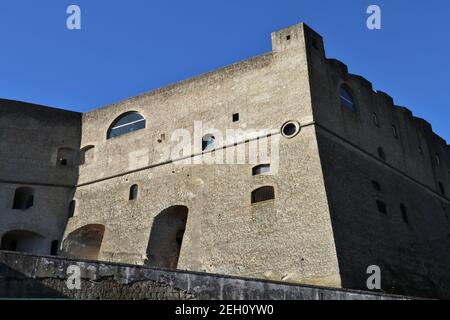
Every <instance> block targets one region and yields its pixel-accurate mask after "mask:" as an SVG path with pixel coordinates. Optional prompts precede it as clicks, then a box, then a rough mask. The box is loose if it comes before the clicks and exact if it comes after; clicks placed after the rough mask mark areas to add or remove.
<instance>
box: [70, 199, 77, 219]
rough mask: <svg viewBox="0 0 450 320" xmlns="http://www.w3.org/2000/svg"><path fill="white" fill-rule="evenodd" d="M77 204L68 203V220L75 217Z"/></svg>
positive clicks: (73, 202)
mask: <svg viewBox="0 0 450 320" xmlns="http://www.w3.org/2000/svg"><path fill="white" fill-rule="evenodd" d="M76 205H77V202H76V201H75V200H72V201H70V203H69V218H72V217H73V216H74V215H75V208H76Z"/></svg>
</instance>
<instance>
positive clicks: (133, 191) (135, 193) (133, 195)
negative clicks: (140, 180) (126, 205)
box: [128, 184, 139, 200]
mask: <svg viewBox="0 0 450 320" xmlns="http://www.w3.org/2000/svg"><path fill="white" fill-rule="evenodd" d="M138 189H139V187H138V185H137V184H134V185H132V186H131V187H130V195H129V197H128V200H135V199H137V196H138Z"/></svg>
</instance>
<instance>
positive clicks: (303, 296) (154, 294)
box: [0, 251, 408, 300]
mask: <svg viewBox="0 0 450 320" xmlns="http://www.w3.org/2000/svg"><path fill="white" fill-rule="evenodd" d="M71 265H77V266H79V267H80V270H81V289H80V290H76V289H75V290H69V289H68V288H67V283H66V281H67V278H68V275H67V268H68V267H69V266H71ZM2 298H63V299H132V300H135V299H139V300H142V299H145V300H146V299H151V300H189V299H195V300H197V299H201V300H242V299H246V300H247V299H248V300H262V299H264V300H399V299H403V300H404V299H408V298H406V297H401V296H391V295H384V294H379V293H370V292H363V291H353V290H340V289H331V288H320V287H313V286H300V285H290V284H284V283H279V282H269V281H260V280H251V279H245V278H238V277H229V276H222V275H217V274H208V273H197V272H186V271H171V270H164V269H154V268H145V267H139V266H132V265H123V264H113V263H104V262H97V261H96V262H93V261H76V260H70V259H62V258H56V257H48V256H35V255H30V254H17V253H13V252H4V251H1V252H0V299H2Z"/></svg>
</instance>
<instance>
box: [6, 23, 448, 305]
mask: <svg viewBox="0 0 450 320" xmlns="http://www.w3.org/2000/svg"><path fill="white" fill-rule="evenodd" d="M343 84H345V85H346V86H347V87H348V88H349V90H350V91H351V95H352V96H353V98H354V100H355V110H354V112H353V111H351V110H348V109H347V108H345V107H343V106H342V105H341V101H340V96H339V92H340V90H339V89H340V86H341V85H343ZM130 111H136V112H139V113H140V114H142V115H143V116H144V117H145V119H146V124H147V126H146V128H145V129H143V130H139V131H136V132H133V133H131V134H126V135H123V136H120V137H117V138H114V139H107V137H106V136H107V132H108V130H109V129H110V127H111V124H112V123H113V122H114V120H115V119H117V117H119V116H121V115H123V114H125V113H127V112H130ZM234 113H239V115H240V116H239V121H238V122H233V120H232V119H233V118H232V115H233V114H234ZM375 116H376V117H375ZM375 119H376V121H375ZM195 121H202V124H203V127H204V132H203V133H207V132H208V128H216V129H219V130H221V131H222V132H225V131H226V129H242V130H245V129H271V130H272V131H271V132H272V133H271V134H269V135H268V136H267V134H265V135H264V136H261V137H260V141H263V142H270V143H272V142H274V141H275V140H276V139H279V140H280V145H279V158H278V159H279V168H278V172H277V173H276V174H275V175H259V176H253V175H252V168H253V167H254V165H255V164H241V165H219V164H216V165H205V164H203V165H199V164H197V165H195V164H194V165H188V164H185V163H182V162H181V161H180V159H173V158H172V159H170V158H169V154H170V151H171V150H172V147H173V146H174V144H175V143H174V142H173V141H171V139H170V138H171V135H172V133H173V132H174V131H175V130H177V129H185V130H187V131H188V132H190V133H191V134H192V135H193V134H194V123H195ZM288 121H295V122H298V123H299V124H300V127H301V130H300V132H299V133H298V135H296V136H295V137H293V138H292V139H287V138H285V137H284V136H283V135H282V134H281V132H280V129H281V128H282V126H283V124H285V123H286V122H288ZM394 128H395V133H396V134H395V135H394ZM0 134H1V139H0V147H1V153H0V213H1V214H0V235H1V236H2V237H4V236H5V235H7V234H8V232H10V231H23V230H28V231H32V232H35V233H36V234H39V235H41V236H42V239H41V240H42V241H40V242H39V244H38V245H35V246H32V249H33V250H31V252H34V253H39V254H48V253H50V248H51V243H52V241H54V240H57V241H59V243H60V244H61V243H64V245H63V248H64V249H65V250H63V251H62V252H60V253H62V254H66V255H68V256H70V255H71V254H73V255H75V256H77V255H78V256H80V255H83V256H84V257H85V258H86V257H91V258H96V257H97V258H98V259H100V260H102V261H109V262H119V263H129V264H136V265H144V264H145V265H153V266H155V265H156V266H160V265H163V264H169V265H170V267H173V268H175V267H177V268H179V269H183V270H189V271H197V272H209V273H217V274H226V275H234V276H243V277H250V278H257V279H268V280H273V281H285V282H290V283H301V284H309V285H322V286H332V287H336V288H339V287H345V288H353V289H364V288H366V280H367V277H368V275H367V273H366V270H367V267H368V266H370V265H379V266H380V267H381V271H382V273H381V278H382V289H384V290H385V291H386V292H390V293H401V294H408V295H420V296H422V295H424V296H430V297H439V298H450V270H449V266H450V250H449V246H450V243H449V234H450V218H449V217H450V204H449V190H450V175H449V172H450V171H449V168H450V153H449V150H450V149H449V146H448V145H447V144H446V142H445V141H444V140H443V139H442V138H440V137H438V136H437V135H435V134H434V133H433V132H432V128H431V125H430V124H429V123H427V122H426V121H424V120H422V119H418V118H415V117H414V116H413V115H412V113H411V112H410V111H409V110H408V109H406V108H403V107H398V106H395V105H394V102H393V99H392V98H391V97H390V96H389V95H388V94H386V93H383V92H375V91H373V88H372V85H371V83H370V82H369V81H367V80H366V79H364V78H363V77H361V76H356V75H352V74H349V73H348V68H347V66H346V65H345V64H343V63H342V62H340V61H337V60H331V59H327V58H326V56H325V51H324V44H323V40H322V37H321V36H320V35H318V34H317V33H315V32H314V31H313V30H311V29H310V28H308V27H307V26H305V25H304V24H299V25H295V26H291V27H289V28H286V29H283V30H280V31H277V32H274V33H272V52H270V53H267V54H263V55H261V56H258V57H255V58H252V59H249V60H247V61H243V62H239V63H236V64H233V65H231V66H228V67H225V68H222V69H219V70H216V71H213V72H210V73H207V74H204V75H201V76H198V77H195V78H192V79H188V80H185V81H182V82H179V83H176V84H174V85H171V86H168V87H165V88H161V89H158V90H155V91H152V92H149V93H145V94H142V95H140V96H137V97H133V98H130V99H127V100H124V101H121V102H118V103H116V104H113V105H110V106H106V107H104V108H100V109H96V110H93V111H90V112H87V113H85V114H79V113H73V112H68V111H63V110H57V109H51V108H46V107H41V106H34V105H29V104H26V103H19V102H14V101H8V100H0ZM201 136H202V135H201V134H200V137H192V139H195V141H197V142H200V140H201ZM90 147H92V148H91V149H90V151H89V155H88V156H86V157H85V161H84V163H83V164H80V165H79V166H78V165H74V166H61V165H58V164H57V163H58V155H60V154H61V152H60V151H61V150H60V149H61V148H64V150H65V152H66V151H67V148H71V149H73V150H77V151H78V150H80V149H81V150H86V148H90ZM216 147H218V149H217V150H215V151H214V154H217V153H219V152H220V150H221V149H220V148H221V147H223V145H217V146H216ZM241 147H244V148H245V150H246V151H247V154H249V150H250V148H251V142H249V141H245V139H243V140H242V141H238V142H237V144H236V145H234V144H231V145H227V148H226V150H227V151H236V150H238V148H241ZM380 147H382V148H383V150H384V153H385V155H386V159H385V160H382V159H380V157H379V156H378V149H379V148H380ZM58 150H59V151H58ZM207 154H210V153H207ZM211 154H212V152H211ZM190 156H192V159H193V160H197V159H199V157H200V156H199V155H197V154H195V155H194V154H190V155H189V157H190ZM76 158H79V157H76ZM272 159H273V158H272ZM257 162H258V163H264V161H262V160H261V159H258V161H257ZM266 162H267V161H266ZM271 165H272V166H274V163H271ZM373 180H375V181H377V182H378V183H379V185H380V186H381V191H375V190H374V189H373V185H372V181H373ZM133 185H137V186H138V188H139V191H138V193H137V199H135V200H133V201H129V193H130V187H132V186H133ZM20 186H31V187H33V188H34V190H35V199H34V200H35V201H34V205H33V207H31V208H29V209H28V210H12V203H13V198H14V192H15V190H16V188H17V187H20ZM263 186H271V187H273V189H274V193H275V199H274V200H270V201H266V202H263V203H257V204H252V203H251V194H252V191H253V190H255V189H257V188H260V187H263ZM72 199H74V200H76V206H75V210H74V215H73V216H70V217H69V207H70V205H69V203H70V201H71V200H72ZM377 200H380V201H383V202H384V203H385V204H386V208H387V214H381V213H380V212H379V210H377V207H376V205H375V204H376V201H377ZM400 204H402V205H404V207H405V208H406V213H405V212H401V211H402V210H401V209H400ZM179 207H183V208H187V220H186V219H185V218H183V219H180V220H179V221H178V223H173V222H174V220H169V219H167V220H165V219H161V220H160V221H162V222H161V223H160V227H158V228H159V233H158V234H159V236H156V237H154V239H156V240H155V242H154V243H153V246H152V245H149V242H151V236H150V235H151V234H152V228H153V227H155V226H157V225H158V223H156V222H157V220H158V219H156V218H157V217H160V214H161V213H164V212H167V210H168V211H169V212H172V211H173V208H179ZM405 217H406V218H405ZM185 222H186V223H185ZM164 225H165V226H166V227H164ZM183 227H185V228H183ZM85 228H87V229H85ZM99 230H102V231H101V232H100V231H99ZM93 231H96V232H97V233H95V232H93ZM86 238H87V239H86ZM161 239H166V240H167V239H169V240H170V239H171V241H172V244H173V246H161V245H160V244H161V243H162V240H161ZM64 241H65V242H64ZM8 245H9V244H8ZM161 247H163V248H165V249H167V248H172V249H171V250H159V249H160V248H161ZM67 251H69V252H67ZM166 251H170V252H166ZM178 258H179V259H178ZM167 261H169V262H167ZM49 265H51V262H49ZM17 267H19V266H17ZM25 267H26V266H25ZM99 267H100V268H103V265H99ZM26 268H28V267H26ZM30 268H32V269H31V270H30V272H41V267H36V268H35V267H30ZM119 270H121V271H120V272H125V275H123V274H122V275H120V276H119V277H117V275H116V274H114V273H112V271H111V269H110V268H108V267H105V270H104V274H103V275H102V276H103V277H113V278H112V279H119V282H120V281H124V279H134V278H136V279H140V277H141V276H142V274H141V273H140V272H141V271H140V270H141V269H137V268H132V269H119ZM128 272H131V274H128ZM134 273H136V274H134ZM171 274H172V273H170V274H167V273H161V274H160V275H159V276H160V277H161V281H162V282H163V283H168V281H169V282H170V277H169V275H171ZM97 276H99V275H98V274H97V273H92V274H91V275H89V277H91V278H92V281H95V279H96V278H95V277H97ZM18 277H19V278H20V276H18ZM168 277H169V278H168ZM203 279H204V280H203V282H201V287H199V289H198V291H199V292H200V291H202V290H204V291H205V292H209V291H212V292H217V291H218V290H219V291H221V292H224V293H225V294H228V295H233V294H237V293H236V292H240V294H248V293H247V291H239V290H238V291H236V290H235V289H236V286H240V285H241V284H240V283H239V281H238V280H236V282H234V283H233V285H232V286H230V287H228V286H227V283H223V284H221V282H220V281H219V282H217V281H216V279H215V278H211V279H210V280H211V281H210V283H209V282H208V281H209V280H208V279H209V278H207V277H206V278H203ZM111 281H113V280H111ZM114 281H115V280H114ZM177 281H185V282H186V283H184V284H183V286H181V284H180V286H181V287H182V288H186V287H189V286H190V282H189V281H190V280H189V279H184V280H183V279H182V278H177ZM105 283H107V281H106V280H105ZM122 283H123V284H124V285H127V283H126V282H122ZM114 290H116V289H114ZM137 290H139V289H137ZM155 290H156V291H154V292H152V294H153V296H154V297H156V296H157V295H158V294H161V292H157V290H160V288H159V287H158V286H155ZM161 290H162V289H161ZM191 291H192V290H191ZM191 291H190V292H191ZM192 292H194V293H196V292H197V291H195V290H194V291H192ZM304 292H305V291H302V294H305V293H304ZM119 294H120V293H119ZM176 294H178V292H177V293H176ZM138 295H140V294H138Z"/></svg>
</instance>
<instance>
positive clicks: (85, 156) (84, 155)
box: [80, 146, 95, 165]
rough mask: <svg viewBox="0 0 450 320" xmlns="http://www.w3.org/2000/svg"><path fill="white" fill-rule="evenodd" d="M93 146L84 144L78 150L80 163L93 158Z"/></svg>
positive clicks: (87, 161)
mask: <svg viewBox="0 0 450 320" xmlns="http://www.w3.org/2000/svg"><path fill="white" fill-rule="evenodd" d="M94 148H95V147H94V146H86V147H84V148H83V149H81V151H80V165H83V164H86V163H89V162H92V160H94Z"/></svg>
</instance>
